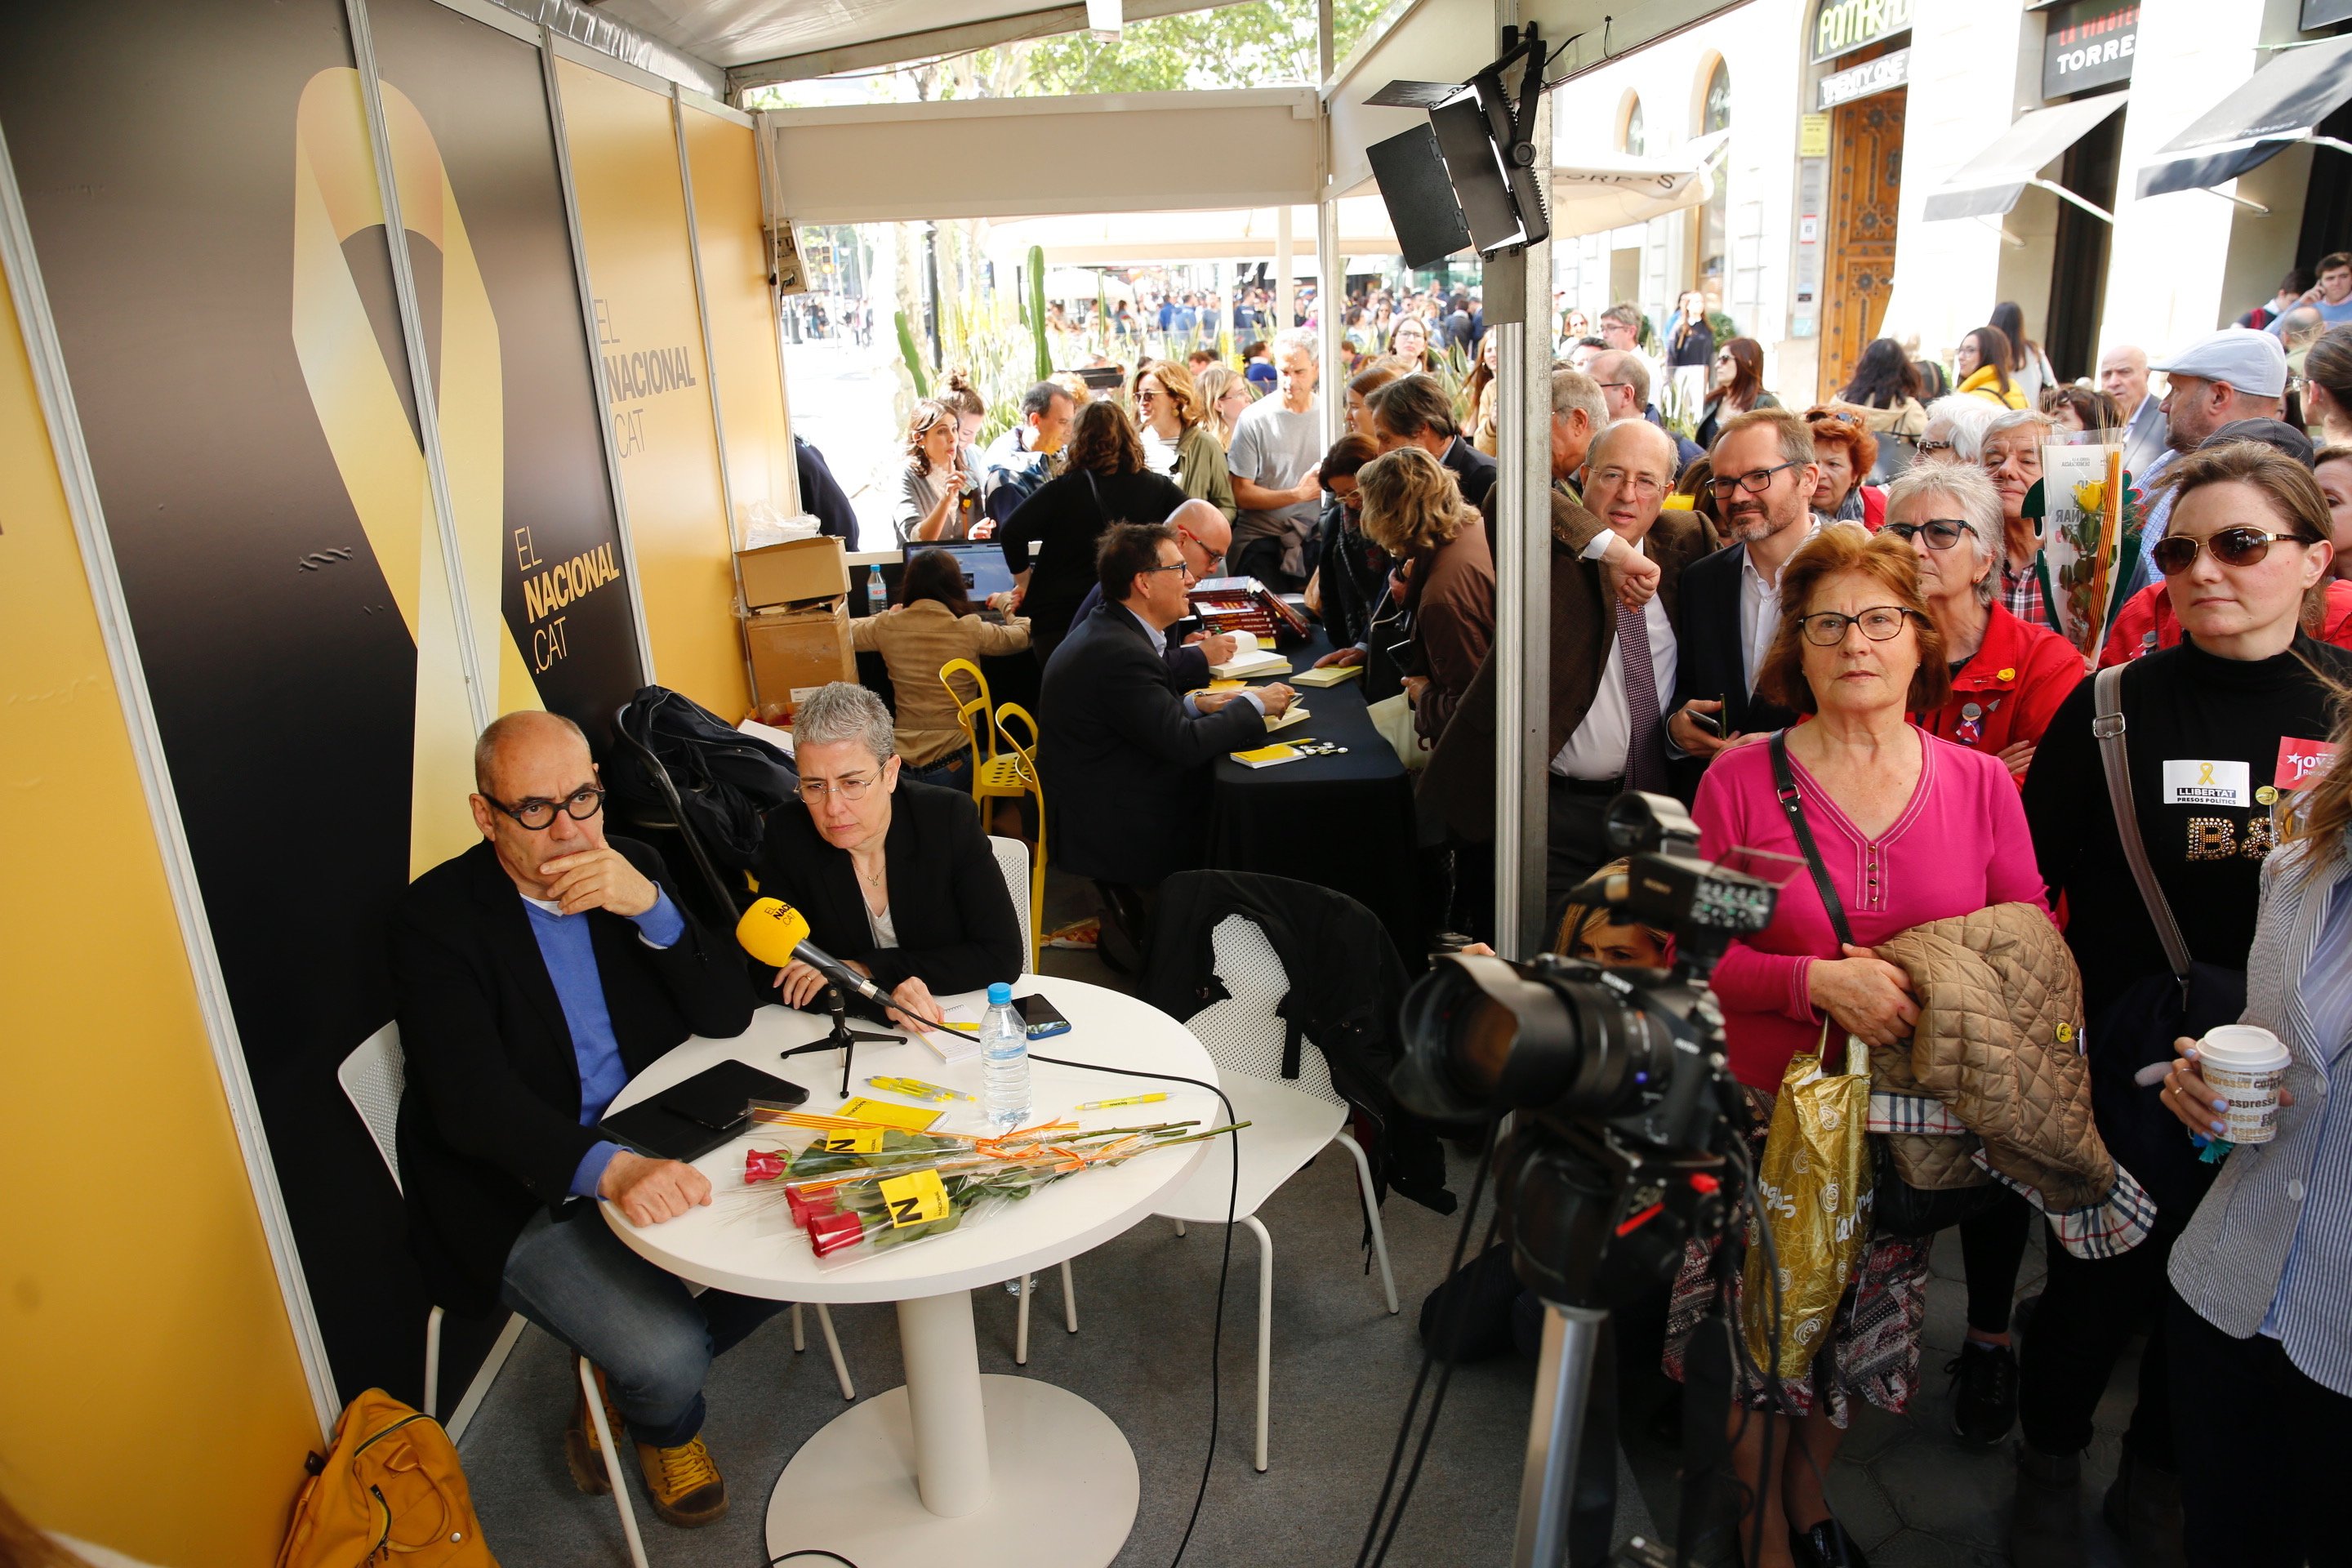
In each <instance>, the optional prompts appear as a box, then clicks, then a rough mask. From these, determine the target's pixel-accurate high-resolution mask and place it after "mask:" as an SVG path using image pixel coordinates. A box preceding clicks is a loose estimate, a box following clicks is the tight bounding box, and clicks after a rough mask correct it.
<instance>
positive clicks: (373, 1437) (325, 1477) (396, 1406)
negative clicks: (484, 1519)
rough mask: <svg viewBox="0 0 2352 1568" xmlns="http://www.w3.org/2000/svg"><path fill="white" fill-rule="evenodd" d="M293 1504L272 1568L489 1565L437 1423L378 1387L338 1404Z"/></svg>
mask: <svg viewBox="0 0 2352 1568" xmlns="http://www.w3.org/2000/svg"><path fill="white" fill-rule="evenodd" d="M308 1468H309V1469H310V1479H309V1480H307V1481H305V1482H303V1483H302V1490H301V1493H300V1495H299V1496H298V1497H297V1498H296V1499H295V1500H294V1522H293V1523H292V1525H290V1526H289V1528H288V1530H287V1531H286V1544H285V1545H283V1546H281V1547H279V1548H278V1568H360V1565H361V1564H363V1563H391V1562H394V1561H395V1560H397V1561H398V1562H399V1563H401V1564H403V1568H498V1559H497V1558H495V1557H493V1556H491V1555H490V1549H489V1547H488V1544H487V1543H485V1542H483V1540H482V1527H481V1523H480V1521H478V1520H476V1519H475V1517H474V1499H473V1494H472V1493H471V1492H470V1491H468V1490H467V1487H466V1472H465V1470H464V1468H462V1467H460V1466H459V1465H458V1463H457V1446H456V1445H455V1444H453V1443H451V1442H450V1441H449V1435H448V1434H447V1433H446V1432H444V1431H443V1430H441V1424H440V1423H439V1422H438V1421H436V1420H434V1419H433V1417H431V1416H430V1415H420V1414H418V1413H417V1412H416V1411H415V1410H412V1409H410V1408H409V1407H408V1406H407V1405H403V1404H402V1403H401V1402H400V1401H398V1400H397V1399H394V1397H393V1396H392V1395H390V1394H386V1393H385V1392H384V1391H383V1390H382V1389H380V1388H371V1389H369V1390H368V1391H367V1392H366V1393H365V1394H361V1395H360V1396H359V1397H358V1398H357V1399H354V1400H352V1402H351V1404H350V1405H346V1406H344V1408H343V1414H342V1417H341V1419H340V1420H338V1421H337V1422H336V1423H335V1436H334V1442H333V1444H332V1446H331V1447H330V1448H329V1449H328V1451H327V1454H326V1457H325V1458H320V1456H318V1455H317V1454H313V1455H311V1456H310V1461H309V1465H308Z"/></svg>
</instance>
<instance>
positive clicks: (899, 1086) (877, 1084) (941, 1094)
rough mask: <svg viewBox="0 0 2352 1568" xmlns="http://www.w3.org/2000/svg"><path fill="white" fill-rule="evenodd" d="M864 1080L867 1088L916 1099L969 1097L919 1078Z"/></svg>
mask: <svg viewBox="0 0 2352 1568" xmlns="http://www.w3.org/2000/svg"><path fill="white" fill-rule="evenodd" d="M866 1085H867V1087H869V1088H872V1089H888V1090H889V1091H890V1092H891V1093H893V1094H908V1095H912V1096H914V1097H915V1098H916V1099H917V1100H970V1099H971V1096H970V1095H968V1094H966V1093H964V1092H963V1090H961V1089H949V1088H946V1087H945V1086H944V1085H940V1084H936V1083H925V1082H924V1081H923V1080H922V1079H919V1078H869V1079H866Z"/></svg>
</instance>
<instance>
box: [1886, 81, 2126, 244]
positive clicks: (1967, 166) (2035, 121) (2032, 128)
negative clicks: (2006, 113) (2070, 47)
mask: <svg viewBox="0 0 2352 1568" xmlns="http://www.w3.org/2000/svg"><path fill="white" fill-rule="evenodd" d="M2125 96H2126V95H2125V94H2123V93H2120V92H2111V93H2108V94H2106V95H2105V97H2102V98H2087V99H2083V100H2078V101H2076V102H2074V103H2061V104H2058V105H2055V106H2054V107H2053V108H2049V109H2036V110H2031V111H2029V112H2027V113H2024V114H2021V115H2019V116H2018V117H2017V119H2016V120H2015V121H2013V122H2011V125H2010V128H2009V129H2008V130H2006V131H2004V132H2001V133H2000V135H1999V136H1997V137H1995V138H1993V142H1992V145H1991V146H1990V147H1988V148H1986V149H1985V150H1984V151H1983V152H1981V153H1978V154H1977V155H1976V156H1975V157H1973V158H1971V159H1969V161H1968V162H1967V163H1963V164H1961V165H1960V167H1959V168H1958V169H1957V170H1955V171H1954V172H1953V174H1952V175H1951V177H1950V178H1949V179H1948V180H1946V181H1945V182H1944V184H1943V185H1942V186H1941V188H1939V189H1937V190H1934V191H1931V192H1929V193H1928V195H1927V206H1926V208H1925V209H1924V210H1923V212H1922V216H1925V217H1927V219H1928V220H1929V221H1931V222H1932V221H1937V220H1940V219H1944V218H1958V217H1987V216H1998V215H2000V214H2001V213H2005V212H2007V211H2009V210H2010V209H2011V207H2013V206H2015V205H2017V198H2018V197H2020V196H2021V195H2024V194H2025V187H2026V186H2028V185H2030V184H2035V183H2036V182H2038V181H2039V180H2040V179H2041V178H2042V170H2043V169H2044V168H2046V167H2048V166H2049V165H2050V164H2051V163H2055V162H2056V161H2057V160H2059V159H2060V158H2063V157H2064V156H2065V154H2066V149H2067V148H2069V147H2072V146H2073V145H2074V143H2075V142H2080V141H2081V140H2082V139H2083V138H2084V137H2085V136H2087V135H2089V134H2090V133H2091V131H2092V128H2093V127H2095V126H2096V125H2097V124H2099V122H2100V121H2104V120H2105V119H2106V118H2107V117H2108V116H2109V115H2112V114H2113V113H2115V111H2116V110H2118V109H2121V108H2122V107H2123V106H2124V99H2125Z"/></svg>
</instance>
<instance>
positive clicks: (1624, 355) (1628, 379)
mask: <svg viewBox="0 0 2352 1568" xmlns="http://www.w3.org/2000/svg"><path fill="white" fill-rule="evenodd" d="M1592 368H1593V370H1594V371H1595V372H1597V373H1598V374H1599V375H1600V376H1601V377H1605V378H1606V379H1608V380H1610V381H1622V382H1623V383H1624V384H1626V385H1627V386H1630V387H1632V388H1633V401H1634V402H1635V403H1636V404H1638V405H1641V406H1642V407H1643V408H1647V407H1648V406H1649V405H1650V367H1649V366H1648V365H1646V364H1643V363H1642V356H1641V355H1640V354H1637V353H1633V352H1632V351H1631V350H1628V349H1611V350H1610V351H1609V352H1608V353H1605V354H1595V355H1593V356H1592Z"/></svg>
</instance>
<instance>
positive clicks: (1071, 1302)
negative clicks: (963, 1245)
mask: <svg viewBox="0 0 2352 1568" xmlns="http://www.w3.org/2000/svg"><path fill="white" fill-rule="evenodd" d="M988 847H989V848H990V849H991V850H992V851H993V852H994V853H995V855H996V868H997V869H998V870H999V871H1001V872H1003V875H1004V890H1005V891H1006V892H1007V893H1009V894H1011V895H1012V897H1013V910H1014V911H1015V912H1016V913H1020V914H1022V915H1023V917H1024V918H1023V920H1022V924H1023V925H1024V927H1025V928H1026V930H1025V931H1024V932H1023V934H1022V942H1021V973H1024V974H1034V973H1036V972H1037V971H1036V963H1035V958H1036V952H1037V922H1036V921H1035V919H1034V910H1032V909H1031V906H1030V901H1029V900H1030V892H1031V881H1030V872H1029V846H1027V845H1026V844H1024V843H1022V842H1021V840H1019V839H1018V838H1005V837H1001V836H999V835H997V834H993V833H992V834H990V835H989V836H988ZM1032 1282H1033V1281H1032V1279H1031V1278H1030V1276H1028V1275H1026V1274H1024V1275H1023V1276H1022V1277H1021V1307H1020V1311H1019V1313H1018V1319H1019V1321H1018V1324H1017V1326H1016V1327H1015V1328H1014V1330H1013V1361H1014V1363H1016V1364H1018V1365H1021V1366H1027V1365H1028V1364H1029V1296H1030V1285H1031V1284H1032ZM1062 1321H1063V1322H1064V1324H1065V1325H1066V1327H1067V1328H1068V1329H1069V1331H1070V1332H1072V1333H1074V1334H1075V1333H1076V1332H1077V1331H1078V1299H1077V1297H1076V1295H1074V1294H1072V1292H1071V1289H1070V1260H1069V1259H1068V1258H1064V1259H1062Z"/></svg>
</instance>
